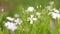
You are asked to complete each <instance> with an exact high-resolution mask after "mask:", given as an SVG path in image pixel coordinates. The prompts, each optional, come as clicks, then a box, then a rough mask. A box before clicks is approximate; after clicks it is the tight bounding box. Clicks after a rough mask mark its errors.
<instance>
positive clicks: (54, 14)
mask: <svg viewBox="0 0 60 34" xmlns="http://www.w3.org/2000/svg"><path fill="white" fill-rule="evenodd" d="M49 14H51V16H52V18H53V19H56V18H60V14H59V10H57V9H56V8H54V9H53V12H49Z"/></svg>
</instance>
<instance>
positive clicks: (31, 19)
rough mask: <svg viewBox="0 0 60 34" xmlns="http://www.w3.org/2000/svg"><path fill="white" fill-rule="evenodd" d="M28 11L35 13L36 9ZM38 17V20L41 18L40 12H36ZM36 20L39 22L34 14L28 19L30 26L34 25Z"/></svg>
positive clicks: (32, 8)
mask: <svg viewBox="0 0 60 34" xmlns="http://www.w3.org/2000/svg"><path fill="white" fill-rule="evenodd" d="M37 8H38V6H37ZM27 10H28V12H34V10H35V9H34V7H28V9H27ZM36 15H37V16H38V18H40V12H36ZM36 20H37V18H36V17H34V14H33V15H32V14H30V17H28V18H27V21H29V22H30V24H33V22H34V21H36Z"/></svg>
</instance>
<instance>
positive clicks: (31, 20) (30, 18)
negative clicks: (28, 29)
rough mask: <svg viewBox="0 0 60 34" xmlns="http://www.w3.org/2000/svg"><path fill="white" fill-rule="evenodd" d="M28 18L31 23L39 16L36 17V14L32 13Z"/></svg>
mask: <svg viewBox="0 0 60 34" xmlns="http://www.w3.org/2000/svg"><path fill="white" fill-rule="evenodd" d="M27 20H28V21H30V24H33V21H36V20H37V18H34V15H30V17H28V19H27Z"/></svg>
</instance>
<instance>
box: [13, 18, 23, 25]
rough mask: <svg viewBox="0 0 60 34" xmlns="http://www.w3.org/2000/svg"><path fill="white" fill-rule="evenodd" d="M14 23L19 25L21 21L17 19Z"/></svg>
mask: <svg viewBox="0 0 60 34" xmlns="http://www.w3.org/2000/svg"><path fill="white" fill-rule="evenodd" d="M14 22H16V24H21V23H22V20H20V19H19V18H17V19H16V20H14Z"/></svg>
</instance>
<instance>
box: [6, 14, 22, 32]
mask: <svg viewBox="0 0 60 34" xmlns="http://www.w3.org/2000/svg"><path fill="white" fill-rule="evenodd" d="M14 17H15V18H12V17H7V20H8V21H7V22H6V23H5V26H6V27H7V28H8V29H9V30H11V31H15V30H16V29H17V26H16V25H17V24H21V23H22V20H21V19H19V15H18V14H15V15H14Z"/></svg>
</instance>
